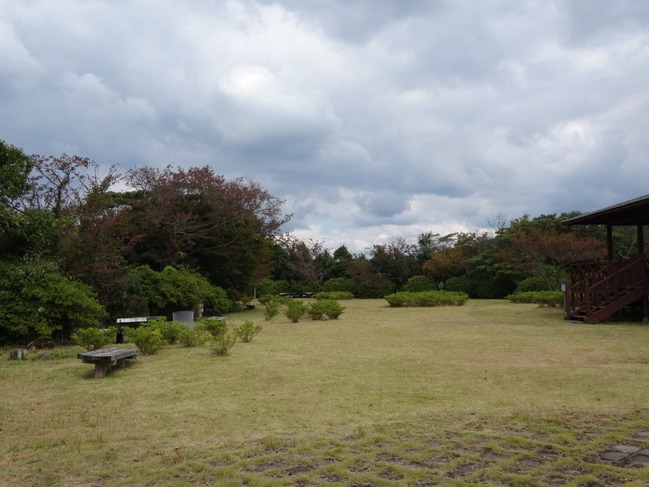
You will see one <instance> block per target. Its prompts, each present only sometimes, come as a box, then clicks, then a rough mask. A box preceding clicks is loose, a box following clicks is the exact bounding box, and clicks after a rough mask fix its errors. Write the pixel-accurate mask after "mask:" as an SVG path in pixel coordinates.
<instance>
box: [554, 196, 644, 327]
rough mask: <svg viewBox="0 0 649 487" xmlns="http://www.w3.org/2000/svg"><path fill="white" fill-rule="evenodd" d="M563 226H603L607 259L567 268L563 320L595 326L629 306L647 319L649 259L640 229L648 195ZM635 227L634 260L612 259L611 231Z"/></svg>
mask: <svg viewBox="0 0 649 487" xmlns="http://www.w3.org/2000/svg"><path fill="white" fill-rule="evenodd" d="M563 223H564V224H565V225H605V226H606V245H607V248H608V258H607V260H605V261H600V262H582V263H578V264H573V265H572V266H571V268H570V283H569V284H568V285H567V286H566V319H568V320H579V321H583V322H584V323H597V322H598V321H602V320H605V319H606V318H609V317H610V316H612V315H613V314H615V313H617V312H620V311H622V310H624V309H625V308H627V307H629V306H632V305H634V306H641V309H642V310H643V313H644V319H645V321H646V320H647V318H648V317H649V259H648V258H647V255H646V254H645V241H644V226H645V225H649V195H645V196H641V197H639V198H635V199H632V200H629V201H625V202H623V203H619V204H617V205H613V206H609V207H607V208H603V209H601V210H597V211H593V212H591V213H586V214H584V215H580V216H577V217H574V218H570V219H568V220H565V221H564V222H563ZM616 226H634V227H636V244H637V251H636V256H635V257H634V258H631V259H615V258H614V255H613V227H616Z"/></svg>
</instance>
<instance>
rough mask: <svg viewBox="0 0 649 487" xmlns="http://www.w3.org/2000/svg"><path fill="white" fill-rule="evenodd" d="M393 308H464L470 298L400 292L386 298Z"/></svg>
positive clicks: (456, 293)
mask: <svg viewBox="0 0 649 487" xmlns="http://www.w3.org/2000/svg"><path fill="white" fill-rule="evenodd" d="M384 299H385V300H386V301H387V302H388V303H389V304H390V306H391V307H393V308H399V307H419V306H462V305H463V304H464V303H466V301H467V300H468V299H469V296H468V295H467V294H465V293H461V292H451V291H424V292H420V293H408V292H399V293H394V294H390V295H388V296H385V298H384Z"/></svg>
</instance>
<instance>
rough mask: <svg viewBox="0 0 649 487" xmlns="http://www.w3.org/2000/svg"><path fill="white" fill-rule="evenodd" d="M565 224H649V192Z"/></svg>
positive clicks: (570, 220)
mask: <svg viewBox="0 0 649 487" xmlns="http://www.w3.org/2000/svg"><path fill="white" fill-rule="evenodd" d="M563 223H564V224H565V225H612V226H625V225H633V226H636V225H649V194H647V195H644V196H640V197H638V198H634V199H632V200H628V201H624V202H622V203H618V204H616V205H613V206H607V207H606V208H602V209H601V210H596V211H591V212H590V213H585V214H583V215H579V216H576V217H573V218H569V219H568V220H564V221H563Z"/></svg>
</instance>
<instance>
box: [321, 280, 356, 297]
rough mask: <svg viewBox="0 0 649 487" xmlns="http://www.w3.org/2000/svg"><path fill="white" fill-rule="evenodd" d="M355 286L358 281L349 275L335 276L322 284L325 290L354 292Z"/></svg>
mask: <svg viewBox="0 0 649 487" xmlns="http://www.w3.org/2000/svg"><path fill="white" fill-rule="evenodd" d="M355 288H356V282H355V281H354V280H353V279H350V278H349V277H333V278H331V279H329V280H327V281H325V283H324V284H323V285H322V290H323V291H324V292H336V291H345V292H349V293H352V294H353V293H354V289H355Z"/></svg>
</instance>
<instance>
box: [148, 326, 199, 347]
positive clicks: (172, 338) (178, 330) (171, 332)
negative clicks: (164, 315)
mask: <svg viewBox="0 0 649 487" xmlns="http://www.w3.org/2000/svg"><path fill="white" fill-rule="evenodd" d="M149 326H151V327H152V328H155V329H156V330H159V331H160V334H161V335H162V338H164V339H165V341H166V342H167V343H168V344H169V345H173V344H174V343H177V342H178V340H179V339H180V335H181V334H182V333H183V332H184V331H185V330H189V326H188V325H187V324H186V323H181V322H179V321H166V320H154V321H151V322H150V324H149Z"/></svg>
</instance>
